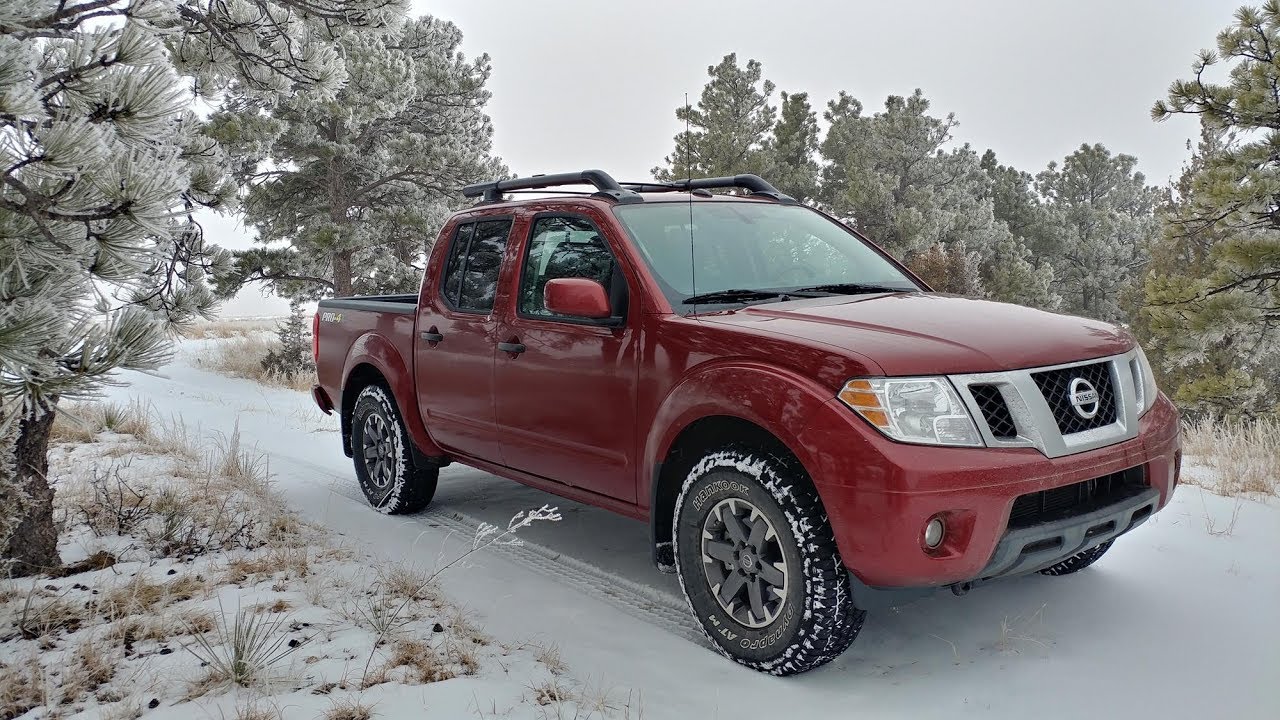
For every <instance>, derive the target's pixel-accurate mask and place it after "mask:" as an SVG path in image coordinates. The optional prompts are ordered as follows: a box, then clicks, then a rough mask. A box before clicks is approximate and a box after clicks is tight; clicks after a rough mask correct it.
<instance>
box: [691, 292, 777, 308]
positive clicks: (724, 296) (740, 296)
mask: <svg viewBox="0 0 1280 720" xmlns="http://www.w3.org/2000/svg"><path fill="white" fill-rule="evenodd" d="M784 295H786V293H784V292H782V291H780V290H746V289H735V290H717V291H715V292H709V293H702V294H701V295H690V296H689V297H687V298H685V299H684V301H685V303H686V304H689V305H697V304H699V303H735V302H750V301H751V300H770V299H772V298H776V297H782V296H784Z"/></svg>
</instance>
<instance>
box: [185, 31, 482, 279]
mask: <svg viewBox="0 0 1280 720" xmlns="http://www.w3.org/2000/svg"><path fill="white" fill-rule="evenodd" d="M461 42H462V33H461V32H460V31H459V30H458V28H457V27H456V26H454V25H453V24H452V23H449V22H445V21H442V20H437V19H434V18H430V17H423V18H419V19H416V20H412V21H410V22H407V23H406V24H405V25H404V26H403V27H402V28H400V29H398V30H396V31H395V32H388V33H384V34H376V35H375V34H368V33H367V34H360V35H348V36H345V37H343V38H342V39H341V40H340V41H339V43H338V47H339V48H340V50H341V54H342V55H343V57H345V58H346V69H347V75H348V77H347V83H346V85H345V86H344V87H343V88H342V89H341V90H339V91H338V93H337V94H336V95H335V96H334V97H333V98H324V97H316V96H312V95H298V96H295V97H293V98H291V99H289V100H287V101H285V102H282V103H280V104H278V105H277V106H275V107H274V108H272V109H270V110H269V111H264V110H261V109H260V108H258V107H256V106H254V105H253V104H251V103H249V104H245V103H239V102H233V103H231V104H230V107H229V108H228V109H227V110H226V111H225V112H222V113H219V114H217V115H215V116H214V117H213V118H212V121H211V130H210V132H211V133H212V134H214V135H215V136H216V137H218V138H219V139H220V140H222V141H223V142H224V143H226V144H227V146H228V147H234V148H235V149H236V153H237V156H238V158H239V162H238V163H237V167H236V172H237V174H238V176H239V177H240V179H241V181H242V182H243V183H244V184H245V185H246V186H247V188H248V192H247V195H246V199H245V204H244V211H245V223H246V225H248V226H249V227H251V228H253V229H254V231H255V232H256V233H257V240H258V242H259V243H260V245H261V246H260V247H257V248H254V249H252V250H249V251H245V252H240V253H237V255H236V263H235V268H234V272H232V273H230V274H228V275H227V276H224V277H222V278H220V279H219V281H220V284H221V290H222V292H225V293H232V292H234V291H235V290H236V289H238V288H239V287H241V286H242V285H243V284H244V283H246V282H252V281H266V282H268V283H270V284H271V285H272V287H273V289H274V290H275V291H276V292H278V293H279V294H281V295H283V296H285V297H290V298H314V297H324V296H333V295H338V296H343V295H352V294H383V293H394V292H408V291H412V290H414V289H416V288H417V285H418V283H419V281H420V279H421V273H422V268H423V262H424V259H425V256H426V253H427V251H428V250H429V248H430V246H431V244H432V242H433V241H434V240H435V237H436V235H437V234H438V232H439V230H440V228H441V226H442V225H443V223H444V221H445V219H446V218H447V217H448V215H449V214H450V213H451V212H453V211H454V210H457V209H459V208H460V206H461V203H462V202H463V200H462V197H461V188H462V186H464V185H466V184H469V183H472V182H477V181H479V180H485V179H490V178H493V177H499V176H502V175H504V174H505V173H506V168H505V167H503V166H502V164H501V163H500V162H499V161H498V160H496V159H495V158H492V157H491V156H490V148H491V146H492V134H493V130H492V125H491V123H490V121H489V117H488V116H487V115H486V114H485V113H484V106H485V104H486V103H487V102H488V99H489V93H488V91H487V90H485V89H484V86H485V83H486V81H487V80H488V77H489V72H490V68H489V58H488V56H486V55H481V56H480V57H478V58H475V59H474V60H467V59H466V58H465V57H464V56H463V55H462V54H461V53H460V52H459V47H460V45H461Z"/></svg>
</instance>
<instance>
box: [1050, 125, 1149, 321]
mask: <svg viewBox="0 0 1280 720" xmlns="http://www.w3.org/2000/svg"><path fill="white" fill-rule="evenodd" d="M1137 162H1138V161H1137V159H1136V158H1134V157H1132V156H1130V155H1124V154H1120V155H1112V154H1111V151H1110V150H1108V149H1107V148H1105V147H1103V146H1102V145H1100V144H1095V145H1082V146H1080V149H1078V150H1076V151H1075V152H1073V153H1071V154H1070V155H1068V156H1067V157H1066V159H1065V160H1063V162H1062V166H1061V167H1059V166H1058V165H1057V163H1050V164H1049V167H1048V168H1047V169H1046V170H1044V171H1043V172H1041V173H1040V174H1039V175H1037V176H1036V189H1037V191H1038V192H1039V193H1040V194H1041V196H1042V197H1043V198H1044V199H1045V211H1046V213H1047V220H1046V230H1045V239H1044V240H1043V242H1044V243H1045V247H1044V252H1045V253H1046V255H1047V258H1046V259H1047V260H1048V261H1049V263H1050V264H1051V265H1052V266H1053V268H1054V279H1053V284H1054V290H1055V291H1056V292H1057V293H1058V294H1060V295H1061V296H1062V299H1063V309H1064V310H1066V311H1067V312H1071V313H1074V314H1078V315H1084V316H1087V317H1092V318H1098V319H1100V320H1107V321H1110V322H1122V321H1125V320H1127V319H1128V313H1127V312H1126V311H1125V309H1124V307H1123V303H1122V301H1121V298H1122V296H1123V295H1124V294H1125V293H1126V292H1130V291H1131V290H1132V288H1134V287H1135V285H1136V282H1137V279H1138V278H1139V277H1140V276H1141V273H1142V271H1143V268H1144V267H1145V265H1146V263H1147V260H1148V253H1149V247H1150V244H1151V242H1152V241H1153V240H1154V238H1155V237H1156V235H1157V233H1158V232H1159V227H1158V223H1157V220H1156V217H1155V210H1156V206H1157V204H1158V203H1159V199H1160V195H1159V192H1158V191H1157V190H1156V189H1155V188H1151V187H1148V186H1147V184H1146V178H1145V177H1143V175H1142V173H1140V172H1136V171H1135V167H1136V165H1137Z"/></svg>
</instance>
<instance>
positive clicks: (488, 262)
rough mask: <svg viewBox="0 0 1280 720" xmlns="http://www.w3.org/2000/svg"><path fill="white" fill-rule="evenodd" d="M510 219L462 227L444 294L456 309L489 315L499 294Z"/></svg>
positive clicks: (451, 254) (451, 256)
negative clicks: (499, 281) (487, 313)
mask: <svg viewBox="0 0 1280 720" xmlns="http://www.w3.org/2000/svg"><path fill="white" fill-rule="evenodd" d="M510 232H511V220H510V219H509V218H505V219H502V220H485V221H483V222H476V223H467V224H466V225H459V226H458V230H457V233H456V234H455V235H454V238H453V245H452V246H451V247H450V248H449V261H448V262H447V263H446V264H445V271H444V283H443V284H442V288H441V293H442V294H443V295H444V297H445V299H446V300H448V301H449V302H450V303H451V304H452V305H453V306H454V307H456V308H457V309H459V310H465V311H467V312H489V311H490V310H492V309H493V298H494V295H495V294H496V293H497V288H498V274H499V272H500V271H501V270H502V254H503V253H504V252H505V251H506V248H507V235H509V234H510Z"/></svg>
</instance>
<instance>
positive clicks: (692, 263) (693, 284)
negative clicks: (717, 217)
mask: <svg viewBox="0 0 1280 720" xmlns="http://www.w3.org/2000/svg"><path fill="white" fill-rule="evenodd" d="M692 114H693V109H692V108H691V107H690V106H689V93H685V94H684V170H685V178H686V179H687V180H688V182H689V187H687V188H686V190H687V192H688V193H689V286H690V292H689V294H690V295H697V294H698V274H697V273H698V256H697V254H696V253H694V251H693V134H692V132H691V131H690V130H689V116H690V115H692ZM697 307H698V306H697V304H696V303H695V304H694V308H695V309H696V308H697Z"/></svg>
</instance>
